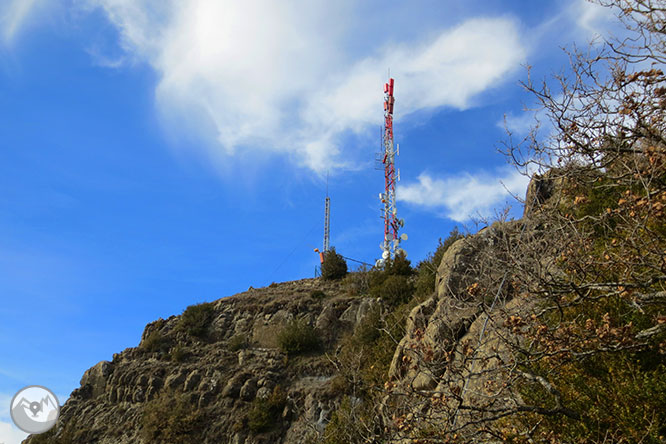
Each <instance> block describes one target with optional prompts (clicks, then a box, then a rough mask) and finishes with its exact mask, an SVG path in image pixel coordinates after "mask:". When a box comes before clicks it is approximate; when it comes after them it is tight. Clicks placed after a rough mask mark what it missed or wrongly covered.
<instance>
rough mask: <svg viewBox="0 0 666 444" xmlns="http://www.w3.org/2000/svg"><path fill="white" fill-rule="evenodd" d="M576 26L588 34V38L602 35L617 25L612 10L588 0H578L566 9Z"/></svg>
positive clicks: (596, 37)
mask: <svg viewBox="0 0 666 444" xmlns="http://www.w3.org/2000/svg"><path fill="white" fill-rule="evenodd" d="M568 13H569V15H570V17H572V18H573V19H574V21H575V23H576V25H578V28H579V29H580V30H582V31H583V32H585V33H587V34H588V38H590V39H598V38H599V37H604V36H605V35H606V34H607V33H608V31H610V30H611V29H612V28H613V27H614V26H616V25H617V19H616V18H615V14H614V10H613V9H611V8H606V7H603V6H600V5H598V4H596V3H593V2H591V1H589V0H578V1H576V2H573V3H572V4H571V7H570V9H569V10H568Z"/></svg>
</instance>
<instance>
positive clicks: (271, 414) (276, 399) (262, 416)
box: [247, 386, 287, 433]
mask: <svg viewBox="0 0 666 444" xmlns="http://www.w3.org/2000/svg"><path fill="white" fill-rule="evenodd" d="M286 404H287V395H286V394H285V393H284V392H283V391H282V390H281V389H280V387H279V386H277V387H275V389H273V393H271V395H270V396H269V397H268V398H266V399H261V398H255V399H254V401H252V407H251V408H250V411H249V412H248V414H247V425H248V427H249V428H250V430H251V431H252V432H254V433H261V432H266V431H268V430H270V429H272V428H273V427H274V426H275V425H276V424H277V423H278V421H279V420H280V415H281V414H282V411H283V410H284V406H285V405H286Z"/></svg>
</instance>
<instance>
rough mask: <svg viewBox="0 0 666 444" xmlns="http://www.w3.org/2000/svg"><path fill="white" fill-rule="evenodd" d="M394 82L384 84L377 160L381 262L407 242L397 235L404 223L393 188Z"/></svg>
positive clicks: (395, 173) (395, 175)
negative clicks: (381, 177) (380, 176)
mask: <svg viewBox="0 0 666 444" xmlns="http://www.w3.org/2000/svg"><path fill="white" fill-rule="evenodd" d="M394 83H395V81H394V80H393V78H389V81H388V83H385V84H384V131H383V133H382V149H381V151H380V153H379V156H378V160H381V162H382V164H383V165H384V192H383V193H379V200H380V201H381V202H382V204H383V208H382V218H383V219H384V241H383V242H382V243H381V244H380V248H381V249H382V251H383V252H382V258H381V259H380V260H379V261H378V262H379V263H382V262H383V261H385V260H387V259H390V258H391V257H394V256H395V254H396V253H399V252H401V251H404V250H401V249H400V248H399V245H400V241H403V240H407V235H406V234H404V233H403V234H402V235H401V236H399V235H398V231H399V230H400V228H402V227H403V226H404V225H405V221H404V220H402V219H398V209H397V207H396V194H395V186H396V183H397V182H398V181H399V180H400V171H399V170H396V168H395V156H397V155H399V154H400V146H398V145H395V146H394V143H393V106H394V104H395V98H394V97H393V87H394Z"/></svg>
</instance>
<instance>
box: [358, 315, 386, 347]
mask: <svg viewBox="0 0 666 444" xmlns="http://www.w3.org/2000/svg"><path fill="white" fill-rule="evenodd" d="M381 326H382V323H381V312H380V309H379V307H373V309H372V310H371V311H369V312H368V313H367V314H366V315H365V317H364V318H363V322H361V323H359V324H358V326H357V327H356V329H355V330H354V338H355V339H357V340H358V342H360V344H362V345H370V344H372V343H373V342H375V341H376V340H377V339H378V338H379V336H380V335H381V331H380V330H379V329H380V328H381Z"/></svg>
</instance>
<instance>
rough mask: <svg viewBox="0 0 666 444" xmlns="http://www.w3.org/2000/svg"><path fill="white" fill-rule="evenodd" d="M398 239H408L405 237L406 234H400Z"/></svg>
mask: <svg viewBox="0 0 666 444" xmlns="http://www.w3.org/2000/svg"><path fill="white" fill-rule="evenodd" d="M400 239H402V240H404V241H406V240H407V239H408V237H407V233H402V234H401V235H400Z"/></svg>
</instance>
